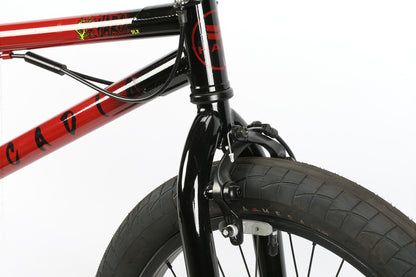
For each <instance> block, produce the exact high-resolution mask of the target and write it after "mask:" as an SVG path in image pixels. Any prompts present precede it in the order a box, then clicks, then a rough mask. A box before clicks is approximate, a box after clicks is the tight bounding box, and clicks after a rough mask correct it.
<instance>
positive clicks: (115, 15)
mask: <svg viewBox="0 0 416 277" xmlns="http://www.w3.org/2000/svg"><path fill="white" fill-rule="evenodd" d="M156 17H157V18H156ZM178 33H179V24H178V19H177V15H176V13H175V9H174V8H173V5H172V4H168V5H159V6H152V7H147V8H144V9H141V10H132V11H122V12H112V13H104V14H94V15H84V16H74V17H67V18H58V19H49V20H41V21H29V22H21V23H14V24H3V25H0V51H1V52H7V51H13V50H28V49H35V48H43V47H51V46H61V45H73V44H81V43H92V42H100V41H111V40H120V39H133V38H143V37H149V36H163V35H175V34H178Z"/></svg>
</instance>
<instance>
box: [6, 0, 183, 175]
mask: <svg viewBox="0 0 416 277" xmlns="http://www.w3.org/2000/svg"><path fill="white" fill-rule="evenodd" d="M172 9H173V7H172V5H166V6H157V7H154V8H152V7H151V8H147V9H143V10H138V11H126V12H117V13H107V14H96V15H91V16H78V17H69V18H60V19H52V20H42V21H33V22H24V23H15V24H6V25H0V52H2V54H1V58H3V59H10V58H12V57H11V53H13V52H12V51H14V50H28V49H34V48H41V47H51V46H61V45H73V44H83V43H92V42H100V41H110V40H120V39H133V38H141V37H147V36H162V35H170V34H175V33H178V30H175V28H176V25H178V24H177V17H176V18H173V20H172V22H173V24H172V23H171V24H165V25H163V24H162V25H161V27H160V28H159V29H155V28H153V27H152V26H151V27H150V28H146V25H144V24H143V30H144V32H142V31H141V27H140V28H137V27H135V25H134V24H132V23H133V20H134V18H135V17H137V15H138V14H139V13H140V12H141V11H145V12H146V14H147V15H148V14H151V13H152V10H154V11H155V13H156V14H159V13H160V11H161V10H163V11H166V12H169V10H172ZM80 25H82V26H83V27H84V28H82V29H80V28H79V26H80ZM174 57H175V55H174V53H173V54H169V55H168V56H166V57H164V58H162V59H160V60H158V61H156V62H155V63H153V64H151V65H149V66H148V67H146V68H144V69H142V70H140V71H138V72H136V73H134V74H132V75H131V76H128V77H127V78H124V79H123V80H121V81H119V82H116V83H113V84H112V85H110V86H108V87H107V88H106V89H107V90H108V91H110V92H113V93H117V94H120V95H123V96H138V95H141V94H143V93H144V92H148V91H149V90H151V89H155V88H154V87H153V86H154V85H155V84H158V81H161V82H162V83H163V80H165V79H166V77H167V75H168V74H169V72H170V67H172V66H173V62H174ZM186 83H187V80H186V77H185V70H183V68H182V69H180V70H179V71H178V74H177V76H176V77H175V78H174V80H173V81H172V83H171V86H170V87H169V88H168V89H167V90H166V91H172V90H173V89H177V88H179V87H181V86H182V85H184V84H186ZM156 89H157V88H156ZM142 104H143V103H140V104H131V103H125V102H121V101H118V100H114V99H113V98H109V97H107V96H104V95H103V94H96V95H94V96H92V97H90V98H88V99H86V100H85V101H82V102H81V103H79V104H77V105H75V106H73V107H71V108H70V109H68V110H66V111H65V112H62V113H60V114H59V115H57V116H55V117H53V118H51V119H50V120H48V121H46V122H44V123H43V124H41V125H39V126H37V127H35V128H33V129H32V130H30V131H28V132H26V133H24V134H23V135H21V136H19V137H17V138H15V139H13V140H11V141H9V142H7V143H5V144H4V145H2V146H0V179H1V178H3V177H5V176H7V175H9V174H11V173H13V172H15V171H17V170H19V169H21V168H23V167H24V166H26V165H28V164H30V163H32V162H33V161H35V160H37V159H39V158H41V157H43V156H45V155H47V154H49V153H51V152H53V151H55V150H57V149H59V148H60V147H62V146H64V145H66V144H68V143H70V142H72V141H74V140H75V139H77V138H80V137H81V136H83V135H85V134H87V133H89V132H91V131H93V130H95V129H97V128H98V127H101V126H102V125H104V124H106V123H108V122H111V121H112V120H114V119H116V118H118V117H119V116H121V115H123V114H125V113H127V112H128V111H131V110H132V109H134V108H137V107H139V106H141V105H142Z"/></svg>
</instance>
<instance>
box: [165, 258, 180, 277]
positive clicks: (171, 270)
mask: <svg viewBox="0 0 416 277" xmlns="http://www.w3.org/2000/svg"><path fill="white" fill-rule="evenodd" d="M166 265H167V266H168V268H169V269H170V272H172V274H173V276H174V277H177V276H176V274H175V271H173V268H172V265H171V264H170V262H169V261H166Z"/></svg>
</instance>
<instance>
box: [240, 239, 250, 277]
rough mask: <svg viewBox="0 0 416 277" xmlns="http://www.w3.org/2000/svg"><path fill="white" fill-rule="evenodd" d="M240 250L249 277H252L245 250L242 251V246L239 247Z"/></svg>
mask: <svg viewBox="0 0 416 277" xmlns="http://www.w3.org/2000/svg"><path fill="white" fill-rule="evenodd" d="M238 248H239V249H240V253H241V257H243V261H244V265H245V267H246V270H247V275H248V277H251V275H250V270H248V266H247V262H246V258H245V257H244V253H243V249H241V245H239V246H238Z"/></svg>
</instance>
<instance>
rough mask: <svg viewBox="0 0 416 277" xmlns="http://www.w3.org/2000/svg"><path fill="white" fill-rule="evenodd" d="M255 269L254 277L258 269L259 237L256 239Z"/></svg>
mask: <svg viewBox="0 0 416 277" xmlns="http://www.w3.org/2000/svg"><path fill="white" fill-rule="evenodd" d="M256 242H257V243H256V250H255V251H256V253H255V254H256V269H255V274H254V276H255V277H257V270H258V269H259V242H260V241H259V236H257V237H256Z"/></svg>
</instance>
